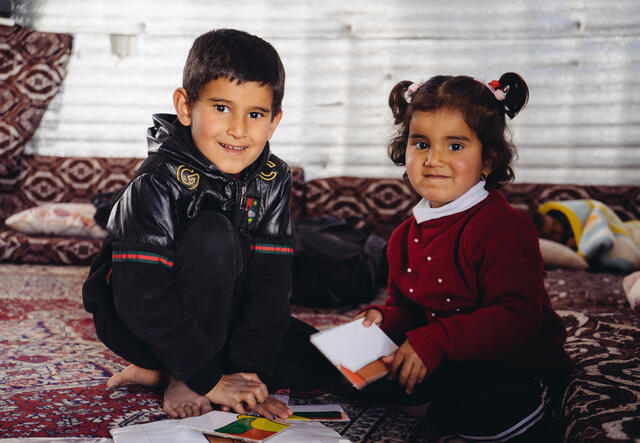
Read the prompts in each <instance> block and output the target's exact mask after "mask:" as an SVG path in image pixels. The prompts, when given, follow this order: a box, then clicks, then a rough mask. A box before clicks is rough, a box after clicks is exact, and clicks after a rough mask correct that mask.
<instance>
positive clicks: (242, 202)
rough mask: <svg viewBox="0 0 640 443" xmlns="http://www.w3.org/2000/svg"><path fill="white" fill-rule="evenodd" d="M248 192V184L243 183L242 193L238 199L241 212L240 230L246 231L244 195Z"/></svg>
mask: <svg viewBox="0 0 640 443" xmlns="http://www.w3.org/2000/svg"><path fill="white" fill-rule="evenodd" d="M246 192H247V185H246V184H242V185H241V187H240V195H239V199H238V210H239V214H240V223H239V226H240V230H241V231H244V228H245V227H246V222H247V220H246V217H245V215H246V214H245V213H246V211H245V208H244V195H245V193H246Z"/></svg>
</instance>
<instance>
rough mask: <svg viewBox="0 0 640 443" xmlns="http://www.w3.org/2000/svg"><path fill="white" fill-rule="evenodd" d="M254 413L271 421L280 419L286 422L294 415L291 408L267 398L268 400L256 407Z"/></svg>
mask: <svg viewBox="0 0 640 443" xmlns="http://www.w3.org/2000/svg"><path fill="white" fill-rule="evenodd" d="M253 411H254V412H257V413H258V414H260V415H262V416H263V417H266V418H269V419H274V418H280V419H282V420H286V419H287V418H289V416H290V415H291V414H293V411H292V410H291V409H290V408H289V406H287V405H286V404H285V403H283V402H281V401H280V400H277V399H275V398H273V397H267V399H266V400H265V401H263V402H262V403H260V404H259V405H258V406H256V407H255V408H254V409H253Z"/></svg>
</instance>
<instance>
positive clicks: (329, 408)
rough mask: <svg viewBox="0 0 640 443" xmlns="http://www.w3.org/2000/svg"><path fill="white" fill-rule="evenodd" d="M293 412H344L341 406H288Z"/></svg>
mask: <svg viewBox="0 0 640 443" xmlns="http://www.w3.org/2000/svg"><path fill="white" fill-rule="evenodd" d="M289 407H290V408H291V410H292V411H293V412H309V411H311V412H325V411H340V412H344V409H342V406H340V405H332V404H322V405H289Z"/></svg>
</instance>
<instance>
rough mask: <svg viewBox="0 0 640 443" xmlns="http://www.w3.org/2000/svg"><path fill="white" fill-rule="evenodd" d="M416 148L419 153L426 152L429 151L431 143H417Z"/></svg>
mask: <svg viewBox="0 0 640 443" xmlns="http://www.w3.org/2000/svg"><path fill="white" fill-rule="evenodd" d="M415 147H416V149H417V150H419V151H424V150H425V149H429V143H427V142H417V143H416V144H415Z"/></svg>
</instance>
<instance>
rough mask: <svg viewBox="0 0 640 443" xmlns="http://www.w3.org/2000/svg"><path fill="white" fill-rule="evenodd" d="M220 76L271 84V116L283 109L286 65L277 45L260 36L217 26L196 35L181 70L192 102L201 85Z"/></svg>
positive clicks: (197, 95) (188, 96)
mask: <svg viewBox="0 0 640 443" xmlns="http://www.w3.org/2000/svg"><path fill="white" fill-rule="evenodd" d="M219 77H228V78H229V79H230V80H232V81H233V80H235V81H237V82H238V83H245V82H257V83H259V84H260V85H263V86H264V85H269V86H271V88H272V89H273V102H272V106H271V107H272V109H271V118H274V117H275V116H276V115H278V113H279V112H280V110H281V107H282V97H283V96H284V67H283V66H282V61H281V60H280V56H279V55H278V53H277V52H276V50H275V49H274V47H273V46H271V44H269V43H268V42H266V41H264V40H262V39H261V38H260V37H256V36H255V35H251V34H248V33H246V32H244V31H238V30H236V29H214V30H212V31H209V32H207V33H206V34H202V35H201V36H200V37H198V38H196V40H195V41H194V42H193V46H191V50H190V51H189V55H188V56H187V61H186V62H185V65H184V71H183V74H182V87H183V88H184V89H185V90H186V91H187V98H188V99H189V102H190V103H194V102H196V101H197V100H198V97H199V95H200V91H201V90H202V88H203V87H204V86H205V85H206V84H207V83H209V82H210V81H211V80H215V79H217V78H219Z"/></svg>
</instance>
